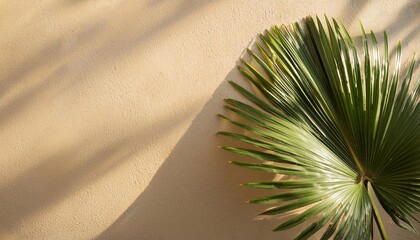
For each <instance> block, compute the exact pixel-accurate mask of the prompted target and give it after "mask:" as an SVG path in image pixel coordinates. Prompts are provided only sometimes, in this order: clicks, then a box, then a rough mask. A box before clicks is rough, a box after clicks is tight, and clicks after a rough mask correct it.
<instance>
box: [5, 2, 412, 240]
mask: <svg viewBox="0 0 420 240" xmlns="http://www.w3.org/2000/svg"><path fill="white" fill-rule="evenodd" d="M0 3H1V4H0V52H1V57H0V68H1V69H0V239H93V238H97V239H147V240H148V239H150V240H154V239H176V240H178V239H179V240H181V239H241V240H247V239H250V240H251V239H290V238H292V237H293V236H295V235H294V234H295V233H296V232H297V231H299V230H300V229H302V227H304V225H302V227H301V228H300V229H297V230H294V231H291V232H286V233H272V232H271V231H270V230H271V229H272V228H273V227H274V226H276V224H278V221H276V220H272V221H264V220H261V221H256V220H255V219H254V216H255V215H256V214H257V213H258V212H259V211H261V210H262V209H264V207H265V206H255V205H248V204H246V203H245V200H247V199H250V198H252V197H255V196H257V195H262V194H265V192H261V191H256V190H252V189H246V188H243V187H240V186H239V183H241V182H245V181H249V180H253V179H261V178H263V177H266V176H265V175H260V174H259V173H257V172H253V171H246V170H244V169H240V168H237V167H234V166H230V165H229V164H228V163H227V162H228V160H231V159H232V158H234V156H232V155H229V154H227V153H224V152H222V151H221V150H219V149H217V148H216V146H217V145H221V144H223V142H224V141H226V140H224V139H221V138H218V137H216V136H215V133H216V131H217V130H220V129H222V128H223V123H222V122H220V121H218V119H217V118H216V117H215V114H216V113H219V112H222V111H223V110H222V99H223V98H225V97H234V96H236V94H235V93H234V92H233V90H232V89H231V88H229V86H228V85H227V83H226V82H227V80H236V81H238V82H240V81H241V80H240V77H239V75H238V73H237V71H236V70H235V64H237V62H238V59H239V57H240V56H241V55H242V54H243V51H244V49H245V48H246V47H247V46H248V45H249V44H250V43H252V41H253V40H254V38H255V36H256V35H257V33H259V32H261V31H263V30H264V29H265V28H268V27H270V26H272V25H273V24H281V23H291V22H293V21H298V20H299V19H301V18H302V17H304V16H306V15H308V14H319V15H321V16H322V15H323V14H324V13H326V14H327V15H328V16H330V17H338V18H341V19H342V20H343V22H344V23H345V25H346V26H348V27H349V30H350V32H351V33H352V34H353V35H354V36H357V34H359V23H358V19H360V20H362V21H363V23H364V25H365V28H366V29H368V30H370V29H373V30H374V31H375V32H378V33H381V32H382V31H383V30H385V29H387V30H388V31H389V34H390V36H391V39H390V40H391V43H392V44H395V43H396V41H397V40H398V39H401V40H402V41H403V44H404V52H405V53H410V52H414V51H417V52H419V44H418V41H417V40H418V37H419V28H418V26H419V23H420V18H419V12H420V6H419V1H415V0H413V1H403V0H401V1H387V0H380V1H350V0H347V1H309V0H306V1H292V0H290V1H251V0H249V1H234V0H230V1H227V0H219V1H193V0H191V1H188V0H179V1H170V0H143V1H139V0H131V1H129V0H54V1H53V0H19V1H11V0H3V1H0ZM408 56H409V55H407V54H406V55H405V58H408ZM386 221H387V225H389V228H388V229H389V230H388V231H389V235H390V237H391V239H416V236H415V235H413V234H411V233H406V232H405V231H403V230H400V229H397V227H394V226H393V225H392V224H389V221H390V220H389V219H387V220H386Z"/></svg>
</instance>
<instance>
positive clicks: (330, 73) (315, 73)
mask: <svg viewBox="0 0 420 240" xmlns="http://www.w3.org/2000/svg"><path fill="white" fill-rule="evenodd" d="M325 21H326V25H323V24H322V23H321V21H320V20H319V19H318V18H316V20H314V19H313V18H311V17H307V18H305V19H304V21H303V22H302V23H300V24H298V23H294V24H292V25H291V26H288V27H286V26H282V27H273V28H271V29H269V30H267V31H266V32H265V33H264V34H262V35H261V36H260V38H261V44H257V46H258V49H259V52H258V54H256V53H254V52H252V51H249V54H250V55H251V56H252V62H248V61H244V60H243V61H242V62H243V66H242V67H240V68H239V69H240V71H241V73H242V74H243V76H244V77H245V78H246V79H247V80H249V82H251V83H252V85H253V86H254V87H255V88H256V92H257V93H255V94H254V93H252V92H250V91H248V90H246V89H245V88H244V87H241V86H240V85H238V84H236V83H234V82H231V84H232V86H233V87H234V88H235V89H236V90H237V91H238V92H239V93H240V94H241V95H243V96H244V97H245V98H246V99H247V100H248V101H247V103H245V102H241V101H237V100H233V99H226V101H225V102H226V105H225V108H226V109H227V110H228V111H230V112H231V113H233V114H234V115H236V116H239V119H240V120H237V119H238V118H235V119H236V120H233V119H231V118H229V117H226V116H223V115H220V116H221V117H222V118H223V119H225V120H227V121H229V122H230V123H232V124H234V125H236V126H238V127H240V128H242V129H243V130H244V131H243V132H241V133H232V132H219V134H220V135H223V136H226V137H230V138H232V139H235V140H237V141H239V142H243V143H246V144H249V145H250V147H249V148H238V147H232V146H228V147H223V149H225V150H227V151H229V152H233V153H236V154H240V155H243V156H246V157H250V158H252V159H258V160H261V161H262V162H260V163H255V162H238V161H233V163H234V164H236V165H239V166H242V167H246V168H250V169H255V170H260V171H265V172H269V173H275V174H282V175H286V176H290V177H291V179H290V180H278V181H275V180H274V181H271V182H253V183H246V184H244V185H245V186H248V187H254V188H261V189H279V190H280V192H279V193H278V194H276V195H272V196H265V197H261V198H258V199H254V200H251V201H250V202H251V203H258V204H276V205H275V206H274V207H272V208H269V209H267V210H266V211H264V212H263V213H262V215H277V214H285V213H289V212H290V211H293V210H301V211H300V212H301V213H299V214H297V215H295V216H293V217H292V218H291V219H289V220H287V221H285V222H283V223H282V224H280V225H279V226H278V227H277V228H275V229H274V230H275V231H280V230H285V229H289V228H292V227H294V226H296V225H298V224H300V223H302V222H305V221H308V220H310V221H312V224H311V225H310V226H309V227H308V228H306V229H305V230H304V231H303V232H302V233H301V234H300V235H299V236H297V239H307V238H308V237H310V236H311V235H313V234H314V233H316V232H317V231H319V230H321V229H323V231H324V232H323V235H322V239H328V238H330V237H334V239H348V238H349V239H370V238H372V234H373V231H372V229H373V219H375V221H376V223H377V224H378V226H379V229H380V233H381V235H382V238H384V239H386V238H387V236H386V233H385V230H384V227H383V225H382V222H381V219H380V216H379V214H378V212H377V209H376V206H375V202H374V200H373V196H372V192H371V191H372V189H373V191H374V193H375V195H376V196H377V199H378V201H379V203H380V204H381V205H382V207H383V208H384V209H385V211H386V212H387V213H388V214H389V215H390V216H391V218H392V219H393V220H394V222H395V223H396V224H398V225H399V226H400V227H402V228H405V229H408V230H411V231H415V229H414V227H413V225H412V224H411V222H410V221H412V220H413V219H414V220H416V221H418V220H417V219H416V218H415V216H414V214H415V213H418V212H419V209H420V105H419V104H418V103H419V94H420V81H418V80H417V81H416V83H412V82H411V81H412V75H413V72H414V69H415V61H414V58H413V60H412V62H411V64H410V66H409V67H408V70H407V71H405V72H406V73H405V76H401V74H402V73H401V70H400V68H401V46H400V45H398V47H397V54H396V61H395V68H394V71H393V72H392V73H391V72H390V71H391V70H390V67H389V65H390V63H389V56H388V42H387V35H386V33H385V34H384V53H383V57H382V58H381V57H380V54H379V50H378V43H377V40H376V37H375V35H374V34H373V33H371V34H370V37H368V36H366V34H365V32H364V29H363V27H362V28H361V29H362V46H363V47H362V50H363V54H362V56H361V59H362V60H359V54H358V52H357V50H358V49H357V48H356V46H355V44H354V43H353V41H352V39H351V38H350V36H349V34H348V32H347V31H346V29H345V27H344V26H343V25H342V24H341V23H338V22H337V21H336V20H334V19H332V21H331V22H330V21H329V20H328V19H327V18H326V19H325Z"/></svg>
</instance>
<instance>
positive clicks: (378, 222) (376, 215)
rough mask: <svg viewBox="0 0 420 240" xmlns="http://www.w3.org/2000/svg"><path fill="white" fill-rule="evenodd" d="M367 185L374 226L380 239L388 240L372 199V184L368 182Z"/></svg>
mask: <svg viewBox="0 0 420 240" xmlns="http://www.w3.org/2000/svg"><path fill="white" fill-rule="evenodd" d="M369 184H370V185H371V186H370V188H369V187H368V186H366V187H367V190H368V195H369V199H370V203H371V204H372V208H373V213H374V217H375V222H376V225H377V226H378V229H379V233H380V234H381V237H382V239H383V240H388V236H387V235H386V232H385V227H384V224H383V223H382V220H381V216H380V215H379V211H378V208H377V207H376V204H375V199H374V198H373V195H372V191H373V190H372V184H371V183H370V182H369Z"/></svg>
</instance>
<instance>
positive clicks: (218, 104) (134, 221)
mask: <svg viewBox="0 0 420 240" xmlns="http://www.w3.org/2000/svg"><path fill="white" fill-rule="evenodd" d="M238 78H241V77H240V74H239V72H238V71H237V70H236V69H234V70H232V71H230V73H229V74H228V75H227V77H226V79H225V81H223V82H222V84H221V85H220V86H219V87H218V88H217V89H216V91H215V92H214V94H213V96H212V98H211V99H210V100H209V101H208V102H207V103H206V104H205V106H204V107H203V109H202V111H201V112H200V113H199V114H198V115H197V117H196V118H195V119H194V121H193V122H192V124H191V125H190V127H189V128H188V130H187V131H186V133H185V134H184V136H183V137H182V138H181V139H180V141H179V142H178V143H177V145H176V146H175V148H174V150H173V151H172V152H171V154H170V156H169V157H168V158H167V159H166V160H165V162H164V163H163V164H162V165H161V167H160V168H159V170H158V171H157V172H156V173H155V175H154V177H153V179H152V180H151V181H150V183H149V185H148V186H147V188H146V189H145V191H144V192H143V193H142V194H141V195H140V196H139V197H138V198H137V199H136V200H135V201H134V202H133V204H132V205H131V206H130V207H129V208H128V209H127V210H126V211H125V212H124V213H123V214H122V215H121V216H120V217H119V218H118V219H117V220H116V221H115V222H114V223H112V225H111V226H109V227H108V229H106V230H105V231H104V232H102V233H101V234H100V235H99V236H98V237H97V238H96V239H98V240H102V239H174V240H177V239H179V240H181V239H203V238H205V239H245V240H246V239H255V237H256V236H258V238H260V239H278V237H279V235H276V234H272V232H271V229H272V228H273V225H271V224H266V222H265V221H254V220H253V219H252V217H253V216H255V215H256V213H257V212H258V211H261V210H262V209H263V208H264V206H255V205H254V206H250V205H247V204H246V203H245V200H248V199H253V198H255V197H257V196H258V195H260V194H261V192H260V191H258V190H255V189H245V188H243V187H241V186H238V184H239V183H242V182H246V181H252V179H253V178H254V179H258V180H264V179H265V180H271V179H272V176H270V175H268V176H267V174H264V173H260V172H258V171H249V172H248V171H237V169H236V167H235V166H231V165H229V164H228V160H232V159H231V157H232V155H229V154H226V153H225V152H223V150H221V149H219V150H217V149H216V146H218V145H226V141H230V140H228V139H224V138H221V137H216V136H215V133H216V132H217V131H218V130H220V123H223V122H220V120H219V119H218V118H217V117H216V114H217V113H221V112H223V109H222V106H223V104H222V103H223V102H222V99H223V98H225V97H233V98H237V97H238V96H237V94H236V92H234V91H233V89H232V88H231V87H230V86H229V84H228V83H227V80H233V79H238ZM232 94H234V95H232ZM235 157H236V158H237V156H236V155H235ZM265 193H266V194H269V193H270V192H265ZM272 224H276V223H272ZM303 227H304V225H302V227H298V228H296V231H302V230H303ZM243 229H248V230H249V231H243ZM250 233H252V234H250Z"/></svg>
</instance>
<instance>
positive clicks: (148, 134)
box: [0, 109, 190, 237]
mask: <svg viewBox="0 0 420 240" xmlns="http://www.w3.org/2000/svg"><path fill="white" fill-rule="evenodd" d="M189 117H190V112H189V110H188V109H185V110H184V111H182V112H181V113H180V114H178V115H176V116H168V115H166V116H164V117H163V119H162V120H161V121H160V122H159V124H156V128H157V126H158V127H159V131H156V129H155V128H154V127H151V128H148V127H146V126H144V127H145V128H144V130H143V131H139V132H136V133H133V134H131V135H128V136H126V137H123V138H121V139H118V140H116V141H114V142H108V143H106V144H104V145H101V146H95V142H92V141H91V139H92V138H93V137H94V136H90V137H89V136H86V137H85V138H84V140H83V141H80V142H77V143H75V144H73V145H72V146H68V147H67V148H66V150H59V151H56V152H54V153H53V154H52V155H50V156H49V157H48V158H46V159H43V160H41V159H40V160H39V161H38V162H42V163H41V164H40V165H38V166H36V167H34V168H32V169H29V170H27V171H26V172H24V173H22V174H21V175H19V176H18V177H16V178H14V179H12V180H10V181H9V182H8V183H7V184H6V185H3V186H0V202H1V205H0V237H1V233H11V232H15V231H16V229H17V228H18V227H19V226H20V224H21V223H22V221H24V220H25V218H27V217H29V216H32V215H34V214H36V213H38V212H39V211H41V210H42V209H44V208H47V207H48V206H50V205H53V204H56V203H58V202H59V201H61V200H63V199H65V198H66V197H68V196H69V195H71V194H74V193H75V192H77V191H81V190H82V189H83V187H85V186H87V185H88V184H89V183H92V182H94V181H96V180H97V179H100V178H103V177H105V176H106V175H107V174H108V173H109V172H111V171H113V170H115V169H116V168H118V167H120V166H122V165H123V164H125V163H127V162H128V161H133V160H134V159H136V157H137V154H138V153H139V152H141V151H142V150H144V149H146V148H147V147H148V145H149V144H151V143H153V142H155V141H157V140H158V139H161V138H163V137H164V136H165V135H166V134H170V133H171V132H172V131H173V130H174V125H177V124H180V123H182V122H184V121H185V120H186V119H188V118H189ZM92 149H93V150H92ZM76 186H77V188H75V187H76ZM87 214H88V213H87Z"/></svg>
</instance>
